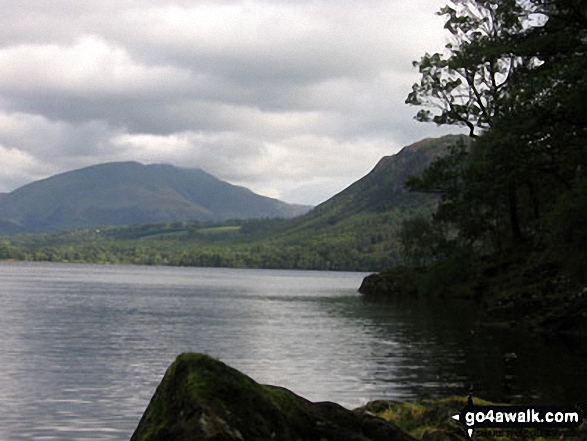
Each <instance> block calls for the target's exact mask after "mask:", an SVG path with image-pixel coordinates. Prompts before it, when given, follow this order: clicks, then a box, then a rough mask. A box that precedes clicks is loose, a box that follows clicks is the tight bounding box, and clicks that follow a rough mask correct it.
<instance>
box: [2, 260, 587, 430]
mask: <svg viewBox="0 0 587 441" xmlns="http://www.w3.org/2000/svg"><path fill="white" fill-rule="evenodd" d="M363 277H364V274H361V273H330V272H310V271H264V270H233V269H200V268H165V267H136V266H93V265H67V264H31V263H0V335H1V340H0V439H2V440H62V441H68V440H128V439H129V438H130V435H131V434H132V432H133V430H134V428H135V427H136V425H137V423H138V421H139V419H140V417H141V415H142V412H143V411H144V409H145V408H146V406H147V404H148V402H149V399H150V398H151V396H152V394H153V392H154V391H155V388H156V386H157V384H158V383H159V381H160V380H161V378H162V376H163V374H164V372H165V369H166V368H167V367H168V365H169V364H170V363H171V362H172V361H173V360H174V358H175V357H176V356H177V355H178V354H179V353H181V352H186V351H191V352H205V353H208V354H210V355H212V356H214V357H217V358H219V359H221V360H222V361H224V362H226V363H228V364H230V365H231V366H233V367H235V368H237V369H239V370H241V371H243V372H245V373H246V374H248V375H250V376H251V377H253V378H254V379H255V380H257V381H259V382H261V383H268V384H276V385H280V386H285V387H287V388H289V389H291V390H293V391H294V392H296V393H298V394H300V395H302V396H305V397H306V398H308V399H311V400H314V401H319V400H320V401H322V400H331V401H337V402H339V403H340V404H342V405H344V406H346V407H349V408H353V407H357V406H359V405H362V404H364V403H366V402H367V401H369V400H372V399H376V398H388V399H397V400H409V399H416V398H421V397H436V396H441V395H446V394H447V393H460V394H463V393H466V392H467V391H468V390H469V388H470V387H473V389H474V392H475V393H476V394H478V395H481V396H483V397H486V398H489V399H494V400H500V401H518V402H520V401H524V402H529V401H533V402H542V403H545V402H548V403H550V402H557V403H562V402H566V403H572V404H575V403H577V402H579V400H581V398H582V397H585V394H586V392H587V386H586V385H585V381H584V372H587V349H586V345H585V341H584V340H575V339H558V340H550V341H544V340H541V339H538V338H536V337H535V336H530V335H524V334H519V333H514V332H511V331H504V330H501V331H499V330H495V329H486V328H483V327H480V326H479V325H478V324H477V323H476V320H475V316H474V315H473V314H472V313H471V311H470V310H469V308H468V307H467V306H462V305H461V306H457V305H454V304H452V305H447V304H443V303H428V304H422V303H415V302H405V301H404V302H401V303H397V302H396V303H389V304H386V305H375V304H369V303H365V302H364V301H363V300H362V299H361V297H360V296H359V295H358V294H357V292H356V290H357V287H358V286H359V285H360V282H361V280H362V278H363ZM513 354H515V355H513Z"/></svg>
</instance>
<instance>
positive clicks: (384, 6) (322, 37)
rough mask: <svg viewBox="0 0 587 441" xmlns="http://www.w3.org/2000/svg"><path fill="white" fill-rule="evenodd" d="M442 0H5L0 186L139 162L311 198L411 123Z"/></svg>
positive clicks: (400, 139) (0, 39)
mask: <svg viewBox="0 0 587 441" xmlns="http://www.w3.org/2000/svg"><path fill="white" fill-rule="evenodd" d="M445 3H446V2H445V1H444V0H409V1H406V0H387V1H383V0H381V1H379V0H361V1H358V0H357V1H355V0H321V1H320V0H316V1H310V0H308V1H305V0H267V1H260V0H249V1H245V0H243V1H230V0H213V1H200V0H169V1H165V2H163V1H160V0H92V1H91V2H90V1H80V0H52V1H43V0H2V1H1V2H0V192H2V191H3V192H7V191H11V190H14V189H15V188H17V187H19V186H21V185H24V184H26V183H28V182H31V181H34V180H37V179H40V178H43V177H47V176H50V175H53V174H56V173H59V172H63V171H67V170H71V169H74V168H79V167H83V166H87V165H92V164H97V163H101V162H109V161H121V160H136V161H139V162H142V163H162V162H164V163H170V164H174V165H178V166H184V167H200V168H202V169H204V170H206V171H208V172H209V173H211V174H213V175H215V176H217V177H219V178H221V179H224V180H227V181H229V182H232V183H235V184H239V185H244V186H246V187H249V188H251V189H252V190H254V191H256V192H258V193H261V194H264V195H267V196H272V197H277V198H281V199H283V200H286V201H288V202H297V203H306V204H317V203H319V202H322V201H324V200H326V199H327V198H329V197H330V196H332V195H333V194H335V193H337V192H338V191H340V190H342V189H343V188H345V187H346V186H348V185H349V184H351V183H352V182H354V181H355V180H357V179H359V178H360V177H362V176H364V175H365V174H366V173H367V172H369V170H371V168H373V166H374V165H375V164H376V163H377V161H378V160H379V159H380V158H381V157H382V156H385V155H389V154H393V153H396V152H397V151H398V150H399V149H400V148H401V147H403V146H405V145H408V144H411V143H413V142H415V141H418V140H419V139H421V138H424V137H431V136H440V135H442V134H445V133H448V132H450V131H452V132H454V128H453V129H452V130H447V129H439V128H437V127H436V126H435V125H433V124H423V123H418V122H416V121H415V120H413V115H414V114H415V113H416V112H417V109H416V108H414V107H411V106H408V105H406V104H404V100H405V97H406V96H407V94H408V93H409V92H410V90H411V85H412V83H414V82H415V81H417V80H418V78H419V75H418V73H417V71H416V70H415V69H414V68H413V67H412V64H411V62H412V60H414V59H419V58H420V56H421V55H423V53H424V52H426V51H428V52H433V51H439V50H442V48H443V46H444V43H445V38H446V34H445V33H444V31H443V28H442V25H443V22H442V19H441V18H440V17H437V16H436V15H435V12H436V11H437V10H438V9H439V8H440V7H441V6H442V5H443V4H445Z"/></svg>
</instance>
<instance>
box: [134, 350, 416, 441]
mask: <svg viewBox="0 0 587 441" xmlns="http://www.w3.org/2000/svg"><path fill="white" fill-rule="evenodd" d="M183 440H185V441H187V440H190V441H199V440H202V441H203V440H214V441H270V440H279V441H393V440H398V441H413V440H414V438H412V437H411V436H410V435H408V434H406V433H404V432H403V431H402V430H400V429H399V428H398V427H397V426H396V425H395V424H394V423H392V422H388V421H385V420H384V419H382V418H379V417H376V416H374V415H371V414H370V413H368V412H353V411H350V410H348V409H345V408H344V407H342V406H340V405H338V404H335V403H330V402H322V403H313V402H310V401H308V400H306V399H304V398H302V397H300V396H298V395H296V394H294V393H293V392H291V391H289V390H287V389H284V388H281V387H275V386H267V385H261V384H259V383H257V382H255V381H254V380H253V379H251V378H250V377H248V376H246V375H244V374H243V373H241V372H239V371H237V370H236V369H233V368H231V367H229V366H227V365H226V364H224V363H222V362H220V361H218V360H215V359H214V358H212V357H209V356H207V355H203V354H182V355H180V356H179V357H177V359H176V360H175V362H174V363H173V364H172V365H171V366H170V367H169V368H168V370H167V372H166V373H165V376H164V377H163V380H162V381H161V384H160V385H159V387H158V388H157V390H156V392H155V394H154V396H153V398H152V399H151V402H150V403H149V406H148V407H147V410H146V411H145V413H144V415H143V417H142V418H141V420H140V422H139V425H138V427H137V429H136V430H135V432H134V434H133V435H132V438H131V441H183Z"/></svg>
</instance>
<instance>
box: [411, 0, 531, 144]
mask: <svg viewBox="0 0 587 441" xmlns="http://www.w3.org/2000/svg"><path fill="white" fill-rule="evenodd" d="M528 6H529V5H528V4H526V7H528ZM533 9H534V8H528V9H525V8H524V7H523V6H522V4H521V3H520V2H518V1H516V0H454V1H453V2H452V3H450V4H449V5H447V6H445V7H444V8H442V9H441V10H440V11H439V12H438V14H439V15H442V16H445V17H446V23H445V26H444V27H445V28H446V29H447V30H448V31H449V32H450V34H451V41H450V43H448V44H447V45H446V49H447V51H448V58H447V57H446V56H445V55H444V54H440V53H435V54H433V55H430V54H425V55H424V56H423V57H422V59H421V60H420V61H415V62H414V66H416V67H418V68H419V71H420V73H421V74H422V77H421V80H420V82H419V83H415V84H414V85H413V87H412V92H411V93H410V94H409V95H408V97H407V99H406V103H408V104H412V105H417V106H423V107H425V109H422V110H420V111H419V112H418V113H417V115H416V119H418V120H419V121H432V122H435V123H436V124H453V125H458V126H466V127H467V128H468V129H469V135H470V136H471V137H477V136H478V135H479V134H480V133H482V132H483V131H486V130H488V129H489V128H490V127H491V125H492V121H493V120H494V119H495V118H496V117H499V116H500V115H501V114H502V108H503V104H504V101H505V100H506V99H507V98H508V95H509V90H508V85H509V83H510V81H511V79H512V77H513V75H514V73H515V71H516V69H519V68H521V67H522V66H524V65H531V64H532V63H533V59H532V57H524V56H522V55H520V54H515V53H513V52H512V51H511V48H510V46H511V44H510V43H511V41H512V40H513V39H514V38H517V36H518V35H519V34H521V33H523V32H525V29H526V28H527V26H528V23H529V20H530V14H531V13H532V12H533ZM430 109H432V110H430Z"/></svg>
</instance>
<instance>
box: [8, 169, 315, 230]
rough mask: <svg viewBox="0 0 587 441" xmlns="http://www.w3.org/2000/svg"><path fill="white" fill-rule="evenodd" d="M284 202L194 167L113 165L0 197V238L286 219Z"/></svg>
mask: <svg viewBox="0 0 587 441" xmlns="http://www.w3.org/2000/svg"><path fill="white" fill-rule="evenodd" d="M309 208H310V207H306V206H300V205H292V204H287V203H285V202H282V201H279V200H277V199H272V198H268V197H264V196H260V195H258V194H255V193H253V192H252V191H250V190H248V189H246V188H244V187H239V186H235V185H232V184H229V183H227V182H224V181H221V180H219V179H217V178H215V177H214V176H212V175H210V174H208V173H206V172H204V171H203V170H200V169H188V168H180V167H175V166H172V165H167V164H152V165H143V164H140V163H138V162H113V163H106V164H99V165H94V166H91V167H86V168H82V169H78V170H73V171H69V172H66V173H62V174H59V175H55V176H52V177H50V178H47V179H43V180H40V181H36V182H33V183H31V184H28V185H25V186H23V187H21V188H18V189H16V190H14V191H13V192H11V193H8V194H5V195H2V197H0V233H16V232H43V231H54V230H65V229H71V228H76V227H81V226H104V225H126V224H140V223H158V222H177V221H186V220H199V221H224V220H227V219H251V218H290V217H295V216H297V215H300V214H303V213H304V212H306V211H308V209H309Z"/></svg>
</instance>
